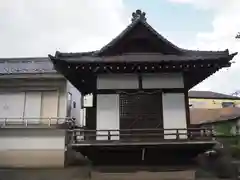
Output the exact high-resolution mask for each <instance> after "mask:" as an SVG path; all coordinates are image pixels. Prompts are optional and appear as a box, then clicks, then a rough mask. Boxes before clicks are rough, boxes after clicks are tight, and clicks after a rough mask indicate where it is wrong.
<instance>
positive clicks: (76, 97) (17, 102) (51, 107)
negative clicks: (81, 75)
mask: <svg viewBox="0 0 240 180" xmlns="http://www.w3.org/2000/svg"><path fill="white" fill-rule="evenodd" d="M80 99H81V95H80V93H79V91H77V90H76V88H75V87H73V86H72V84H71V83H69V81H67V80H66V79H65V78H64V77H63V76H62V75H61V74H59V73H57V72H56V71H55V70H54V69H53V65H52V63H51V61H50V60H49V59H48V58H44V57H43V58H8V59H0V121H1V122H3V121H6V120H7V121H8V123H20V122H21V121H23V120H24V121H28V123H30V124H31V123H35V124H36V123H48V118H52V121H53V122H54V121H56V119H57V118H58V119H64V118H66V117H74V118H76V122H77V124H79V125H80V102H81V101H80ZM13 121H14V122H13Z"/></svg>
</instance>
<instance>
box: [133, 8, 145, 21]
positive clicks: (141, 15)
mask: <svg viewBox="0 0 240 180" xmlns="http://www.w3.org/2000/svg"><path fill="white" fill-rule="evenodd" d="M145 16H146V13H145V12H142V11H141V10H140V9H137V10H136V12H133V13H132V22H135V21H136V20H138V19H140V20H142V21H146V20H147V18H146V17H145Z"/></svg>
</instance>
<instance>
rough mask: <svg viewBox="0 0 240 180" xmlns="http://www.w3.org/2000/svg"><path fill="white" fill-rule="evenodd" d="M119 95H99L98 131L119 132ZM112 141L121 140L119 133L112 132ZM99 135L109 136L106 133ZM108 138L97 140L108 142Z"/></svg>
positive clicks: (101, 137)
mask: <svg viewBox="0 0 240 180" xmlns="http://www.w3.org/2000/svg"><path fill="white" fill-rule="evenodd" d="M119 129H120V122H119V95H118V94H98V95H97V130H119ZM110 133H111V134H115V135H117V136H112V137H111V139H112V140H118V139H119V132H118V131H111V132H110ZM97 134H101V135H105V134H106V135H107V134H108V133H107V132H106V131H103V132H98V133H97ZM107 139H108V136H97V140H107Z"/></svg>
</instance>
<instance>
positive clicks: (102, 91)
mask: <svg viewBox="0 0 240 180" xmlns="http://www.w3.org/2000/svg"><path fill="white" fill-rule="evenodd" d="M141 92H142V93H144V92H146V93H154V92H163V93H184V89H183V88H174V89H171V88H166V89H141V90H140V89H99V90H97V94H119V93H141Z"/></svg>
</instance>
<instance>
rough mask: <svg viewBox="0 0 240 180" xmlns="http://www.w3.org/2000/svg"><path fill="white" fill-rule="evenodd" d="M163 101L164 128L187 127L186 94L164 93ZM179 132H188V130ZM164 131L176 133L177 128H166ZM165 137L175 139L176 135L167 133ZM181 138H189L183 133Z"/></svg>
mask: <svg viewBox="0 0 240 180" xmlns="http://www.w3.org/2000/svg"><path fill="white" fill-rule="evenodd" d="M162 101H163V127H164V129H177V128H187V120H186V110H185V98H184V94H183V93H164V94H163V98H162ZM179 132H180V133H186V130H181V131H179ZM164 133H176V130H165V131H164ZM164 138H165V139H175V138H176V135H165V136H164ZM180 138H187V136H186V135H181V136H180Z"/></svg>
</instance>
